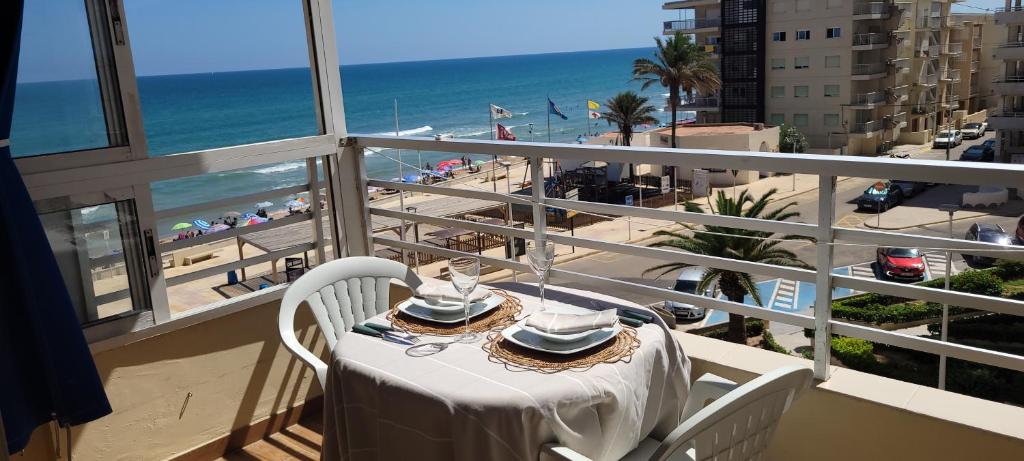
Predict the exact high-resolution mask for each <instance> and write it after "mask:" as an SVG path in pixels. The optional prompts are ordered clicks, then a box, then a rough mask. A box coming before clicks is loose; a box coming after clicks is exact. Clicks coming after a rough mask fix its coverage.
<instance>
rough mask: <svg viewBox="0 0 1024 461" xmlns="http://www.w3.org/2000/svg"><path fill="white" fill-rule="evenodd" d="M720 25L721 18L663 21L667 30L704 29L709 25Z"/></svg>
mask: <svg viewBox="0 0 1024 461" xmlns="http://www.w3.org/2000/svg"><path fill="white" fill-rule="evenodd" d="M721 25H722V19H721V18H693V19H681V20H678V21H665V24H664V26H665V30H667V31H677V30H694V29H706V28H709V27H720V26H721Z"/></svg>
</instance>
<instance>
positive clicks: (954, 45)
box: [942, 42, 964, 55]
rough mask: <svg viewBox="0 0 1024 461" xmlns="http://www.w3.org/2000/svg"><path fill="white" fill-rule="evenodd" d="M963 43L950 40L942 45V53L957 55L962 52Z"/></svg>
mask: <svg viewBox="0 0 1024 461" xmlns="http://www.w3.org/2000/svg"><path fill="white" fill-rule="evenodd" d="M963 51H964V44H963V42H950V43H945V44H943V45H942V54H952V55H957V54H960V53H963Z"/></svg>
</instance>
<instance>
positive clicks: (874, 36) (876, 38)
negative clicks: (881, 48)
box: [853, 32, 889, 46]
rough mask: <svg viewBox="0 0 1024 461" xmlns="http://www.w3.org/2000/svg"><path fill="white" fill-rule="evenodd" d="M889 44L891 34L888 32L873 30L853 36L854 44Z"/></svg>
mask: <svg viewBox="0 0 1024 461" xmlns="http://www.w3.org/2000/svg"><path fill="white" fill-rule="evenodd" d="M887 44H889V34H886V33H880V32H872V33H868V34H855V35H854V36H853V46H866V45H887Z"/></svg>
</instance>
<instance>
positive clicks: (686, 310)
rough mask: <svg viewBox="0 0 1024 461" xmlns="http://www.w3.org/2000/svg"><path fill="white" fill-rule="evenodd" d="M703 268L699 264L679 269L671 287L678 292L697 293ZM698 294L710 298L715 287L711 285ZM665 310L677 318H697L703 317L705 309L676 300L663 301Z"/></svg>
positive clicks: (713, 293)
mask: <svg viewBox="0 0 1024 461" xmlns="http://www.w3.org/2000/svg"><path fill="white" fill-rule="evenodd" d="M704 271H705V268H703V267H700V266H693V267H687V268H684V269H683V270H681V271H679V276H678V277H676V283H675V285H673V286H672V289H673V290H675V291H678V292H680V293H689V294H692V295H693V294H698V293H697V286H698V285H700V280H701V278H702V277H703V276H704ZM698 295H699V296H707V297H708V298H712V297H714V295H715V288H714V287H711V288H709V289H707V290H706V291H705V292H704V293H701V294H698ZM665 310H667V311H669V312H671V313H673V314H675V316H676V319H678V320H699V319H702V318H704V314H705V311H706V309H705V308H703V307H699V306H694V305H693V304H688V303H680V302H676V301H665Z"/></svg>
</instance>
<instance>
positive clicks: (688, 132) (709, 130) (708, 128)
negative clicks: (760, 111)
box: [653, 123, 774, 136]
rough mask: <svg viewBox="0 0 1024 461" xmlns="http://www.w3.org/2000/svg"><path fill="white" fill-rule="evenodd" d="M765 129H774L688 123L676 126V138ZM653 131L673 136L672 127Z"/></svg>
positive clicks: (763, 126) (762, 125)
mask: <svg viewBox="0 0 1024 461" xmlns="http://www.w3.org/2000/svg"><path fill="white" fill-rule="evenodd" d="M765 128H774V127H773V126H772V125H765V124H763V123H699V124H698V123H688V124H680V125H677V126H676V136H713V135H723V134H746V133H751V132H754V131H761V130H763V129H765ZM653 131H654V132H656V133H659V134H671V133H672V127H662V128H657V129H655V130H653Z"/></svg>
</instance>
